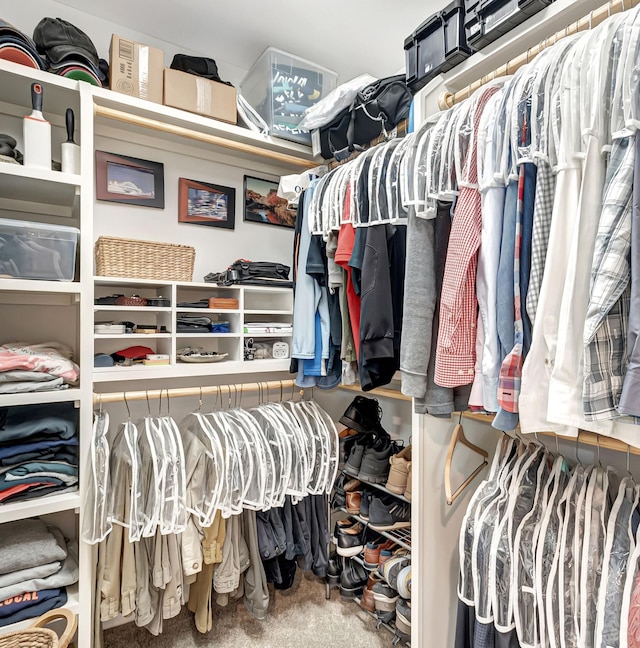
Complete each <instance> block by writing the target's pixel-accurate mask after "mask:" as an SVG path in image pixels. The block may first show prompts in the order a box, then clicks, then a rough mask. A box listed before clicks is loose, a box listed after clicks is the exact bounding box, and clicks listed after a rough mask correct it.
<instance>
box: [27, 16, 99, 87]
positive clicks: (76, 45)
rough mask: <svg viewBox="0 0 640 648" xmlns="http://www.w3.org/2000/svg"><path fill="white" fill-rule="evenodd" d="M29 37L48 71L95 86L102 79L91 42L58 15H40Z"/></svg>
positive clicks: (96, 54)
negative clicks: (40, 18) (57, 16)
mask: <svg viewBox="0 0 640 648" xmlns="http://www.w3.org/2000/svg"><path fill="white" fill-rule="evenodd" d="M33 40H34V41H35V44H36V46H37V48H38V52H39V53H40V54H41V55H42V56H44V57H45V58H46V62H47V69H48V70H49V72H53V73H54V74H58V75H59V76H63V77H67V78H69V79H77V80H79V81H87V82H88V83H91V84H92V85H95V86H99V87H100V86H102V85H103V83H104V82H105V79H106V77H105V75H104V73H103V71H102V70H101V69H100V60H99V58H98V52H97V50H96V48H95V45H94V44H93V41H92V40H91V39H90V38H89V37H88V36H87V35H86V34H85V33H84V32H83V31H82V30H81V29H78V27H76V26H75V25H72V24H71V23H69V22H67V21H66V20H62V19H61V18H43V19H42V20H41V21H40V22H39V23H38V24H37V25H36V28H35V29H34V31H33Z"/></svg>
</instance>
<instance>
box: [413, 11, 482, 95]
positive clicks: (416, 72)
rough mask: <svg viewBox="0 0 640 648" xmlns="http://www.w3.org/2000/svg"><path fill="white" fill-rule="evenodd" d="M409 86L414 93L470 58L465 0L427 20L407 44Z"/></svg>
mask: <svg viewBox="0 0 640 648" xmlns="http://www.w3.org/2000/svg"><path fill="white" fill-rule="evenodd" d="M404 50H405V59H406V67H407V85H408V86H409V87H410V88H411V89H412V90H413V91H414V92H415V91H417V90H420V88H422V87H424V86H425V85H426V84H427V83H428V82H429V81H430V80H431V79H433V78H434V77H436V76H437V75H438V74H440V73H441V72H446V71H447V70H450V69H451V68H453V67H455V66H456V65H458V63H461V62H462V61H463V60H464V59H466V58H467V57H468V56H469V55H470V54H471V49H470V48H469V46H468V45H467V39H466V36H465V24H464V0H454V2H452V3H451V4H450V5H447V6H446V7H445V8H444V9H443V10H442V11H440V12H438V13H437V14H434V15H433V16H431V17H430V18H427V20H425V21H424V22H423V23H422V24H421V25H420V27H418V29H416V30H415V31H414V32H413V34H411V36H409V37H408V38H407V39H406V40H405V41H404Z"/></svg>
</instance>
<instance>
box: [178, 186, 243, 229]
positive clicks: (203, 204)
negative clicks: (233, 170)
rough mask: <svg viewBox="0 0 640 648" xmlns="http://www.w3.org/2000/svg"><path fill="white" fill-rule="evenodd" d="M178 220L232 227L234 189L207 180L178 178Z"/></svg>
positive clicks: (233, 221) (234, 219)
mask: <svg viewBox="0 0 640 648" xmlns="http://www.w3.org/2000/svg"><path fill="white" fill-rule="evenodd" d="M178 206H179V209H178V222H179V223H190V224H191V225H207V226H208V227H224V228H225V229H233V228H234V227H235V224H236V190H235V189H234V188H233V187H221V186H220V185H214V184H209V183H208V182H197V181H196V180H187V179H186V178H180V191H179V200H178Z"/></svg>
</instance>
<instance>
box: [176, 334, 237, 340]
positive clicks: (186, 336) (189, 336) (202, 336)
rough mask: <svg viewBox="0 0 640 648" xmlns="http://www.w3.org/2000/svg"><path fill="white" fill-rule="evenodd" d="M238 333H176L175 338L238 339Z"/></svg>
mask: <svg viewBox="0 0 640 648" xmlns="http://www.w3.org/2000/svg"><path fill="white" fill-rule="evenodd" d="M239 337H240V334H239V333H176V338H190V339H192V340H193V339H196V338H197V339H198V340H209V339H213V338H239Z"/></svg>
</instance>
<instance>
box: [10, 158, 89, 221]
mask: <svg viewBox="0 0 640 648" xmlns="http://www.w3.org/2000/svg"><path fill="white" fill-rule="evenodd" d="M79 186H80V176H78V175H72V174H70V173H62V172H60V171H52V170H50V169H36V168H31V167H25V166H22V165H21V164H7V163H0V196H1V197H2V203H6V201H7V200H19V201H22V202H29V203H41V204H46V205H59V206H63V207H72V206H73V204H74V202H75V199H76V193H77V192H78V188H79ZM69 215H70V213H69Z"/></svg>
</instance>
